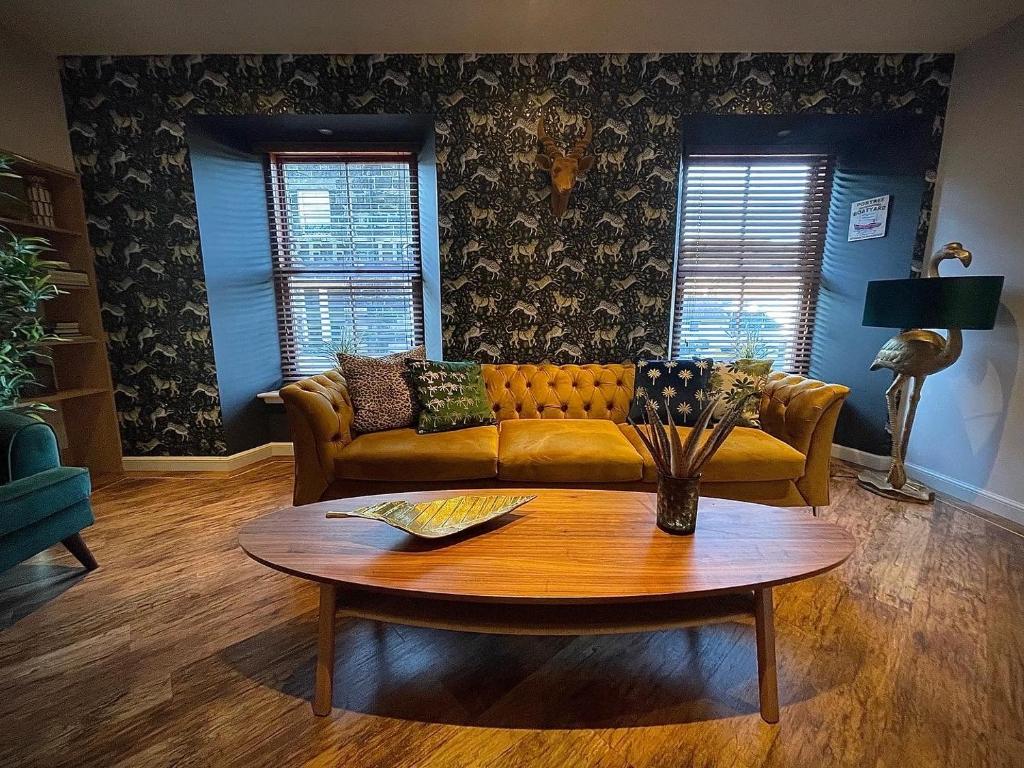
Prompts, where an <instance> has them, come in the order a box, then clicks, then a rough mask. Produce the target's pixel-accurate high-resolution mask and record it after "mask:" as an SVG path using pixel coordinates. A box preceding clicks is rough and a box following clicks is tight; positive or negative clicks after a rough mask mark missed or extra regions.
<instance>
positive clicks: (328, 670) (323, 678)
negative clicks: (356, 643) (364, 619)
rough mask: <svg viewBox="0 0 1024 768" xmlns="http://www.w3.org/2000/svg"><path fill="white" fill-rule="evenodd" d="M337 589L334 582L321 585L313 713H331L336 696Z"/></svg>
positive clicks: (323, 714) (319, 714) (322, 714)
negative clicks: (335, 623) (335, 640)
mask: <svg viewBox="0 0 1024 768" xmlns="http://www.w3.org/2000/svg"><path fill="white" fill-rule="evenodd" d="M336 600H337V590H336V588H335V586H334V585H333V584H321V585H320V622H319V629H318V630H317V641H316V681H315V682H314V686H313V714H314V715H318V716H320V717H323V716H325V715H329V714H331V700H332V699H333V697H334V614H335V611H336V610H337V602H336Z"/></svg>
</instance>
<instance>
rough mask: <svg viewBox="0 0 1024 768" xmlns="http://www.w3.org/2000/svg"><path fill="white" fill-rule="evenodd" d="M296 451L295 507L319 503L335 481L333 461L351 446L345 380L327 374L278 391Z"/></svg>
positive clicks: (349, 401)
mask: <svg viewBox="0 0 1024 768" xmlns="http://www.w3.org/2000/svg"><path fill="white" fill-rule="evenodd" d="M281 399H282V400H284V407H285V410H286V411H287V413H288V425H289V427H290V428H291V433H292V444H293V446H294V450H295V487H294V491H293V495H292V499H293V502H294V503H295V504H312V503H313V502H315V501H319V500H320V497H321V496H322V495H323V492H324V491H325V490H326V489H327V487H328V486H329V485H330V484H331V483H332V482H333V481H334V460H335V459H336V458H337V457H338V454H339V453H340V452H341V449H342V448H344V447H345V446H346V445H348V444H349V443H350V442H352V416H353V412H352V400H351V399H350V398H349V396H348V389H347V388H346V386H345V379H344V378H343V377H342V375H341V373H340V372H338V371H337V370H332V371H327V373H321V374H318V375H317V376H311V377H310V378H308V379H302V380H301V381H297V382H295V383H294V384H289V385H288V386H286V387H282V388H281Z"/></svg>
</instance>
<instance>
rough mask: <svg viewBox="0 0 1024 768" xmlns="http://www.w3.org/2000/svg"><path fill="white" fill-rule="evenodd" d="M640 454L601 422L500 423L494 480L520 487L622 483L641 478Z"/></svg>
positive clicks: (615, 429)
mask: <svg viewBox="0 0 1024 768" xmlns="http://www.w3.org/2000/svg"><path fill="white" fill-rule="evenodd" d="M642 470H643V462H642V460H641V458H640V454H639V453H637V452H636V451H635V450H634V449H633V447H632V446H631V445H630V444H629V441H628V440H627V439H626V438H625V437H624V436H623V434H622V432H620V431H619V427H618V425H617V424H615V423H613V422H611V421H606V420H604V419H510V420H507V421H503V422H501V431H500V434H499V438H498V477H499V478H500V479H501V480H507V481H510V482H524V483H533V482H536V483H622V482H634V481H636V480H639V479H640V478H641V474H642Z"/></svg>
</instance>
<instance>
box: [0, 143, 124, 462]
mask: <svg viewBox="0 0 1024 768" xmlns="http://www.w3.org/2000/svg"><path fill="white" fill-rule="evenodd" d="M0 153H3V154H7V155H14V153H12V152H3V151H2V150H0ZM15 170H16V171H17V172H18V173H20V174H22V175H33V176H40V177H42V178H44V179H45V180H46V184H47V186H48V187H49V190H50V195H51V196H52V198H53V210H54V220H55V226H47V225H44V224H37V223H35V222H33V221H18V220H14V219H8V218H2V217H0V227H3V228H5V229H9V230H10V231H11V232H14V233H15V234H18V235H22V236H26V237H27V236H36V237H43V238H46V239H47V240H48V241H49V242H50V245H51V246H52V247H53V249H54V252H53V253H52V254H50V258H53V259H56V260H59V261H66V262H68V264H69V266H70V269H71V270H74V271H77V272H85V273H86V274H87V275H88V278H89V284H88V285H64V284H62V285H60V289H61V291H62V293H61V295H60V296H58V297H57V298H55V299H52V300H50V301H46V302H44V303H43V315H44V319H45V320H46V321H47V322H50V323H58V322H77V323H78V326H79V331H80V333H81V335H80V336H74V337H71V338H69V339H67V340H63V341H54V342H50V343H48V344H46V345H45V346H46V348H47V351H48V353H49V354H50V356H51V359H52V363H53V369H54V377H55V379H56V389H55V391H52V392H44V393H39V394H35V393H26V395H27V397H26V398H25V400H26V402H38V403H45V404H47V405H49V406H50V407H52V408H53V409H54V413H52V414H44V418H46V420H47V421H50V422H54V421H57V422H59V423H58V424H55V427H56V428H57V433H58V436H59V437H60V442H61V454H62V456H61V459H62V461H63V463H64V464H67V465H71V466H79V467H88V468H89V471H90V473H91V474H92V475H93V477H96V478H99V477H110V476H117V475H120V474H121V473H122V471H123V468H122V464H121V435H120V430H119V429H118V423H117V411H116V409H115V406H114V389H113V384H112V382H111V379H110V364H109V362H108V360H107V349H106V344H105V343H104V342H105V340H106V335H105V334H104V332H103V324H102V320H101V317H100V300H99V295H98V293H97V291H96V270H95V268H94V265H93V252H92V249H91V248H90V247H89V232H88V227H87V225H86V218H85V207H84V204H83V201H82V188H81V185H80V183H79V179H78V175H77V174H75V173H72V172H71V171H67V170H64V169H63V168H57V167H55V166H52V165H48V164H46V163H40V162H36V161H34V160H31V159H29V158H25V157H19V159H18V161H17V162H16V163H15Z"/></svg>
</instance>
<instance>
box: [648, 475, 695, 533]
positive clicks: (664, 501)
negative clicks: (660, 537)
mask: <svg viewBox="0 0 1024 768" xmlns="http://www.w3.org/2000/svg"><path fill="white" fill-rule="evenodd" d="M699 499H700V475H698V476H697V477H667V476H665V475H658V517H657V520H658V527H659V528H661V530H663V531H665V532H666V533H674V534H678V535H682V536H689V535H690V534H692V533H693V531H694V529H695V528H696V527H697V502H698V500H699Z"/></svg>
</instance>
